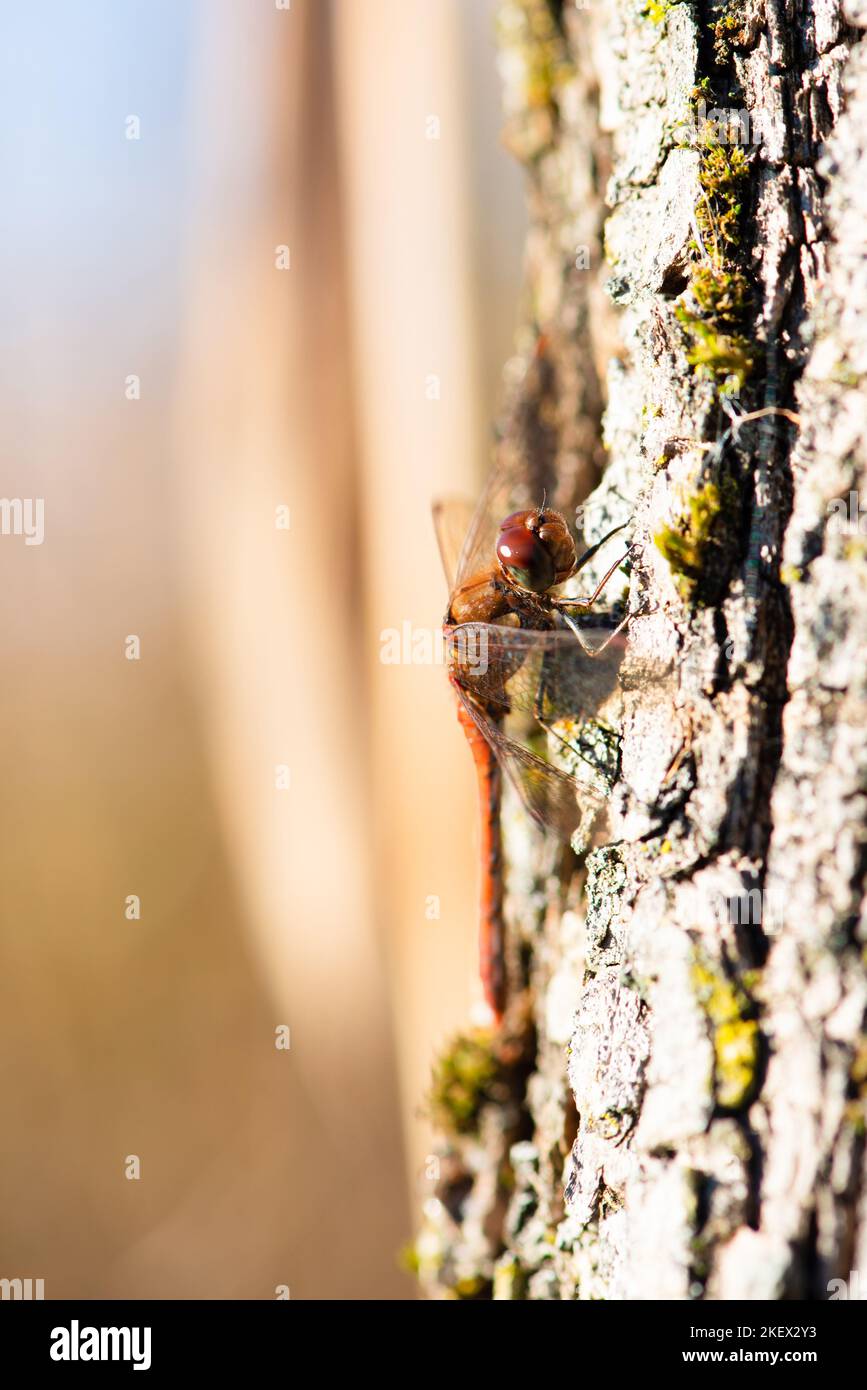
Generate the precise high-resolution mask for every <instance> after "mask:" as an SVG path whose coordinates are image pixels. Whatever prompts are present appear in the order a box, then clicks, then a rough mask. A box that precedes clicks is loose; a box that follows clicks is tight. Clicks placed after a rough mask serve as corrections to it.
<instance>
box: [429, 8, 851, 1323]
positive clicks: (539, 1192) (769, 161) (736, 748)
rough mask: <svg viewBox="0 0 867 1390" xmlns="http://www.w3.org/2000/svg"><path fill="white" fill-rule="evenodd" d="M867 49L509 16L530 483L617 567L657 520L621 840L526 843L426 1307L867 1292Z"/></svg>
mask: <svg viewBox="0 0 867 1390" xmlns="http://www.w3.org/2000/svg"><path fill="white" fill-rule="evenodd" d="M863 27H867V6H865V4H864V0H847V3H845V4H843V5H840V4H839V3H837V0H803V3H797V2H795V0H788V3H781V2H780V0H731V3H728V4H711V3H707V0H701V3H689V2H688V0H684V2H681V3H673V4H672V3H669V2H668V0H650V3H649V4H648V6H647V7H646V9H645V10H644V12H641V8H640V0H593V3H591V4H590V5H589V6H588V8H585V9H579V8H576V7H574V6H573V5H571V4H567V3H563V4H556V3H549V0H503V3H502V5H501V7H500V42H501V52H502V70H503V76H504V85H505V104H506V128H505V133H506V139H507V143H508V144H509V146H510V148H511V149H512V150H513V151H514V152H515V153H516V154H517V155H518V157H520V158H521V159H522V160H523V161H524V162H525V164H526V167H527V182H528V196H529V203H530V211H531V228H530V233H529V239H528V245H527V297H526V303H527V311H526V324H525V328H524V330H523V335H522V337H521V338H520V339H519V344H518V353H517V355H516V359H515V360H514V361H513V362H512V363H510V364H509V369H508V372H507V382H508V384H509V390H510V395H509V403H508V406H507V410H506V413H505V418H504V422H503V429H502V441H501V445H500V447H501V448H502V449H507V450H518V451H520V452H522V453H523V454H524V455H525V456H526V458H527V460H528V466H530V465H532V466H533V467H538V466H539V460H540V459H542V460H543V461H544V462H545V465H546V467H548V468H549V470H550V471H551V472H552V473H553V475H554V477H555V480H556V484H555V485H556V493H555V504H556V505H559V506H561V507H562V508H567V507H574V506H575V505H576V503H579V502H581V499H582V498H586V497H587V493H588V491H589V490H590V489H591V488H594V487H595V490H594V491H593V492H592V493H591V495H590V497H589V499H587V501H586V503H585V505H584V506H583V508H582V512H581V516H582V518H583V521H584V526H585V532H586V535H587V538H588V540H592V539H594V538H595V537H596V536H597V535H598V534H599V533H600V531H601V530H602V529H603V528H604V527H605V525H606V524H610V521H611V518H612V517H613V518H614V519H616V520H619V519H621V518H622V516H623V515H624V507H625V508H626V514H629V515H631V516H632V517H633V518H634V526H635V546H634V550H633V555H632V566H631V575H630V590H629V609H630V612H631V614H632V617H631V621H630V625H629V638H630V657H629V658H628V660H627V665H626V667H625V674H624V680H623V685H624V690H623V695H622V712H621V718H620V723H619V734H620V764H619V774H618V776H617V779H616V782H615V783H614V785H613V787H612V788H611V794H610V797H609V801H608V813H607V823H606V825H605V827H604V829H600V828H598V827H597V830H596V832H595V836H594V839H593V842H592V844H591V843H589V842H587V843H585V844H584V845H578V846H577V848H578V849H579V850H581V853H580V854H579V856H578V858H577V859H576V858H575V857H574V856H571V855H570V861H569V864H568V865H566V867H565V868H564V862H563V860H564V856H563V855H562V854H561V853H560V851H559V850H558V849H557V848H556V847H554V846H552V845H551V844H550V843H547V842H545V841H543V840H542V838H541V837H540V836H538V835H537V834H536V832H535V831H533V829H532V827H531V826H530V825H529V824H528V823H527V820H526V818H525V817H524V815H523V813H522V812H521V810H520V808H519V807H517V806H516V805H512V806H510V807H509V808H508V810H507V813H506V816H505V825H504V835H505V852H506V858H507V861H508V863H509V866H510V869H509V880H508V884H509V903H508V912H509V930H510V939H511V949H512V969H513V975H515V974H516V972H517V974H518V975H520V976H521V978H522V981H523V983H525V984H526V990H525V991H524V992H523V993H522V994H521V996H520V998H519V999H518V1000H517V1001H516V1005H515V1008H514V1010H513V1011H512V1014H511V1015H510V1016H509V1017H507V1019H506V1023H505V1028H504V1033H503V1035H502V1036H501V1037H500V1038H499V1039H496V1040H494V1042H493V1043H492V1054H491V1055H492V1058H493V1060H492V1061H491V1062H490V1063H489V1064H488V1065H487V1067H486V1068H485V1067H483V1068H482V1070H481V1076H482V1079H481V1080H479V1079H478V1076H477V1078H476V1079H477V1081H478V1085H477V1090H476V1093H475V1102H476V1104H475V1106H474V1109H473V1113H472V1115H471V1116H470V1118H469V1119H467V1117H466V1115H463V1116H462V1117H461V1121H460V1123H459V1124H454V1123H453V1124H451V1125H450V1126H449V1125H448V1123H447V1124H446V1127H449V1128H451V1131H452V1132H451V1133H445V1132H444V1134H443V1143H442V1149H441V1152H440V1154H439V1156H438V1159H437V1167H436V1173H437V1174H438V1178H439V1181H438V1186H437V1192H436V1200H435V1201H433V1202H431V1203H428V1205H427V1208H426V1215H425V1225H424V1229H423V1231H422V1233H421V1236H420V1238H419V1241H418V1250H417V1261H418V1266H419V1270H420V1274H421V1277H422V1281H423V1284H424V1286H425V1287H426V1289H427V1291H428V1292H429V1293H430V1294H432V1295H434V1296H443V1295H445V1296H457V1297H487V1296H490V1295H491V1294H493V1296H494V1297H499V1298H524V1297H528V1298H543V1299H545V1298H555V1299H556V1298H578V1299H596V1298H607V1299H612V1298H613V1299H618V1298H628V1299H635V1298H669V1299H686V1298H696V1299H700V1298H769V1299H781V1298H800V1299H808V1298H826V1297H829V1296H830V1295H834V1296H842V1295H843V1294H852V1295H853V1296H857V1292H858V1291H857V1287H855V1281H853V1280H851V1278H850V1276H851V1275H852V1273H853V1271H857V1270H858V1269H859V1268H861V1269H865V1270H867V1188H865V1183H864V1163H865V1152H864V1148H865V1146H864V1130H865V1105H867V1033H865V1009H867V968H865V960H867V950H865V943H867V926H865V913H864V880H865V869H867V854H865V840H867V832H865V809H867V736H865V727H867V677H865V662H864V655H863V654H864V652H865V650H867V565H865V561H867V539H865V532H867V524H865V525H864V527H861V526H860V507H859V499H860V498H861V497H862V496H863V485H864V472H865V467H867V408H865V396H864V393H863V379H864V374H865V371H867V258H865V247H864V238H865V233H864V228H865V226H867V179H865V177H864V174H863V158H864V150H863V146H864V144H865V142H867V41H865V40H863V39H862V37H861V30H862V28H863ZM714 113H716V114H714ZM606 205H607V210H606ZM585 248H586V254H585ZM603 262H604V263H603ZM606 296H607V298H606ZM606 382H607V385H604V384H603V383H606ZM603 408H604V415H603ZM602 441H604V449H603V447H602ZM600 475H601V481H600V482H598V484H597V479H598V478H599V477H600ZM660 672H666V673H667V676H666V678H665V679H664V680H663V679H661V678H660V674H659V673H660ZM648 673H651V675H652V678H648ZM576 866H577V867H576ZM452 1061H453V1058H452V1059H447V1065H450V1064H451V1062H452ZM439 1081H440V1083H442V1072H440V1076H439ZM435 1086H436V1083H435ZM439 1099H440V1101H442V1099H443V1087H442V1084H440V1094H439ZM438 1113H439V1114H440V1115H442V1116H443V1117H444V1118H445V1121H446V1122H448V1107H447V1106H445V1107H443V1105H442V1104H441V1105H440V1107H439V1111H438ZM833 1281H842V1283H835V1282H833ZM864 1282H865V1285H867V1279H865V1281H864Z"/></svg>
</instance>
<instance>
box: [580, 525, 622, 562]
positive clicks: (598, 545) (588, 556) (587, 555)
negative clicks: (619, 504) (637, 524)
mask: <svg viewBox="0 0 867 1390" xmlns="http://www.w3.org/2000/svg"><path fill="white" fill-rule="evenodd" d="M628 525H629V522H628V521H622V522H621V523H620V525H619V526H612V528H611V530H610V531H606V533H605V535H604V536H603V537H602V539H601V540H598V541H596V542H595V544H594V545H591V546H590V549H589V550H585V551H584V554H583V555H582V556H581V557H580V559H578V560H576V562H575V568H574V570H573V571H572V573H573V574H577V573H578V571H579V570H583V568H584V566H585V565H586V564H589V562H590V561H591V560H592V559H593V556H594V555H595V554H597V552H598V551H600V550H601V549H602V547H603V545H605V543H606V541H610V540H611V537H612V536H616V535H617V532H618V531H625V530H626V527H627V526H628ZM621 563H622V561H621ZM615 568H616V566H615Z"/></svg>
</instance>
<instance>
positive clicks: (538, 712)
mask: <svg viewBox="0 0 867 1390" xmlns="http://www.w3.org/2000/svg"><path fill="white" fill-rule="evenodd" d="M547 661H548V657H547V655H546V656H544V657H543V658H542V672H541V675H540V677H539V685H538V687H537V689H536V694H535V697H534V699H533V718H534V719H535V720H536V723H537V724H538V725H539V727H540V728H542V729H544V730H545V733H546V734H552V735H553V737H554V738H556V739H557V742H558V743H560V744H561V745H562V746H563V748H565V750H566V752H567V753H573V754H574V752H575V749H574V748H573V747H572V745H571V744H570V743H569V742H568V740H567V739H565V738H564V737H563V735H562V734H558V732H557V730H556V729H555V728H554V726H553V725H552V724H549V723H548V721H547V720H546V719H545V691H546V689H547V677H546V664H547Z"/></svg>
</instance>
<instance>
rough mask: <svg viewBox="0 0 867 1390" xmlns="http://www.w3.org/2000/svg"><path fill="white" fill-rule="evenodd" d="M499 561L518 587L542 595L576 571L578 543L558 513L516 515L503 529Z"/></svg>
mask: <svg viewBox="0 0 867 1390" xmlns="http://www.w3.org/2000/svg"><path fill="white" fill-rule="evenodd" d="M497 559H498V560H499V562H500V566H501V568H502V569H503V571H504V573H505V574H506V576H507V578H509V579H511V580H512V581H513V582H514V583H515V584H518V585H520V587H521V588H522V589H529V590H530V591H531V592H532V593H536V594H542V593H544V592H545V590H546V589H550V588H551V587H552V585H554V584H561V583H562V582H563V580H564V579H566V578H567V577H568V576H569V575H570V574H571V573H572V571H573V569H574V568H575V544H574V542H573V540H572V537H571V535H570V533H569V528H568V526H567V525H566V522H565V521H564V520H563V517H562V516H561V515H560V513H559V512H555V511H552V510H550V509H547V510H542V509H540V508H535V509H534V510H532V511H526V512H513V513H512V515H511V516H507V517H506V519H505V521H504V522H503V523H502V524H501V526H500V534H499V537H498V539H497Z"/></svg>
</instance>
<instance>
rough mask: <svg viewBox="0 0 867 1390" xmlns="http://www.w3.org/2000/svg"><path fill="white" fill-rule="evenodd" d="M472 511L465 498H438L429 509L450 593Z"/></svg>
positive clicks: (470, 522)
mask: <svg viewBox="0 0 867 1390" xmlns="http://www.w3.org/2000/svg"><path fill="white" fill-rule="evenodd" d="M474 511H475V508H474V507H473V504H472V502H470V501H469V500H468V499H467V498H465V497H443V498H439V499H437V501H436V502H434V504H433V506H432V507H431V515H432V516H433V524H434V530H435V532H436V538H437V544H438V546H439V551H440V559H441V560H442V562H443V569H444V571H445V576H446V580H447V582H448V586H449V592H450V593H451V591H452V590H453V589H454V587H455V576H456V574H457V571H458V561H459V559H460V555H461V550H462V548H463V545H464V542H465V541H466V538H467V534H468V532H469V529H470V526H471V524H472V520H473V514H474Z"/></svg>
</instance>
